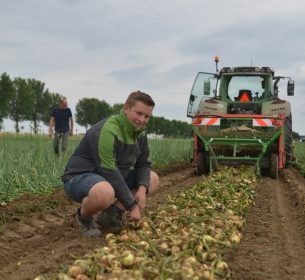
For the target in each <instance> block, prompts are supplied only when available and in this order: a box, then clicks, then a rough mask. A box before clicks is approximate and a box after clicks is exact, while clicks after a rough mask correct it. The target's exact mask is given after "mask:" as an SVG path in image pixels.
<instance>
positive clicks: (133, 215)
mask: <svg viewBox="0 0 305 280" xmlns="http://www.w3.org/2000/svg"><path fill="white" fill-rule="evenodd" d="M129 216H130V219H131V220H133V221H140V220H141V213H140V209H139V206H138V205H137V206H136V207H134V208H133V209H132V210H131V211H130V212H129Z"/></svg>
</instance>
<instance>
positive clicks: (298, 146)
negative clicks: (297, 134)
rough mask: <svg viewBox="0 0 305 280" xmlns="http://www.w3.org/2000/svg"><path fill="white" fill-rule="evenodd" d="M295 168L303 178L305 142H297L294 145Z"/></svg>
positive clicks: (304, 174)
mask: <svg viewBox="0 0 305 280" xmlns="http://www.w3.org/2000/svg"><path fill="white" fill-rule="evenodd" d="M294 156H295V166H296V167H297V168H298V169H299V171H300V173H301V174H302V175H303V176H305V142H301V143H300V142H297V143H295V145H294Z"/></svg>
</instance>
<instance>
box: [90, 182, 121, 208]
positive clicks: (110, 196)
mask: <svg viewBox="0 0 305 280" xmlns="http://www.w3.org/2000/svg"><path fill="white" fill-rule="evenodd" d="M89 196H90V197H92V198H94V199H95V200H98V201H99V202H100V203H101V204H103V205H108V204H109V205H110V204H112V203H113V201H114V198H115V193H114V189H113V187H112V186H111V185H110V184H109V183H108V182H105V181H103V182H99V183H97V184H95V185H94V186H93V187H92V188H91V190H90V192H89Z"/></svg>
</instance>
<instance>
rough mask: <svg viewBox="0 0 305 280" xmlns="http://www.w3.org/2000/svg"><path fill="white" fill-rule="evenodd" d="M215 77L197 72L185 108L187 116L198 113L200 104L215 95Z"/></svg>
mask: <svg viewBox="0 0 305 280" xmlns="http://www.w3.org/2000/svg"><path fill="white" fill-rule="evenodd" d="M216 85H217V77H216V76H215V74H212V73H204V72H199V73H198V75H197V77H196V79H195V82H194V84H193V88H192V92H191V95H190V99H189V104H188V108H187V115H188V116H189V117H193V116H194V115H196V113H197V111H198V107H199V105H200V102H201V101H202V100H204V99H206V98H212V97H214V96H215V95H216V93H215V91H216Z"/></svg>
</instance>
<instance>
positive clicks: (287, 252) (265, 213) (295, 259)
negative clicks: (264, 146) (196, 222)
mask: <svg viewBox="0 0 305 280" xmlns="http://www.w3.org/2000/svg"><path fill="white" fill-rule="evenodd" d="M246 220H247V222H246V227H245V230H244V234H243V238H242V240H241V243H240V244H239V245H238V247H237V248H236V249H235V250H232V251H231V252H229V253H228V254H227V255H226V260H227V261H228V263H229V266H230V268H231V270H232V271H233V279H238V280H250V279H251V280H258V279H272V280H273V279H274V280H284V279H285V280H288V279H289V280H300V279H305V179H304V178H303V177H302V176H301V175H300V174H298V172H297V171H296V170H295V169H290V170H286V171H285V175H284V176H282V177H281V178H279V179H278V180H273V179H270V178H266V177H263V178H260V179H259V180H258V183H257V187H256V203H255V205H254V206H253V207H252V208H251V209H250V211H249V212H248V215H247V218H246Z"/></svg>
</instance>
